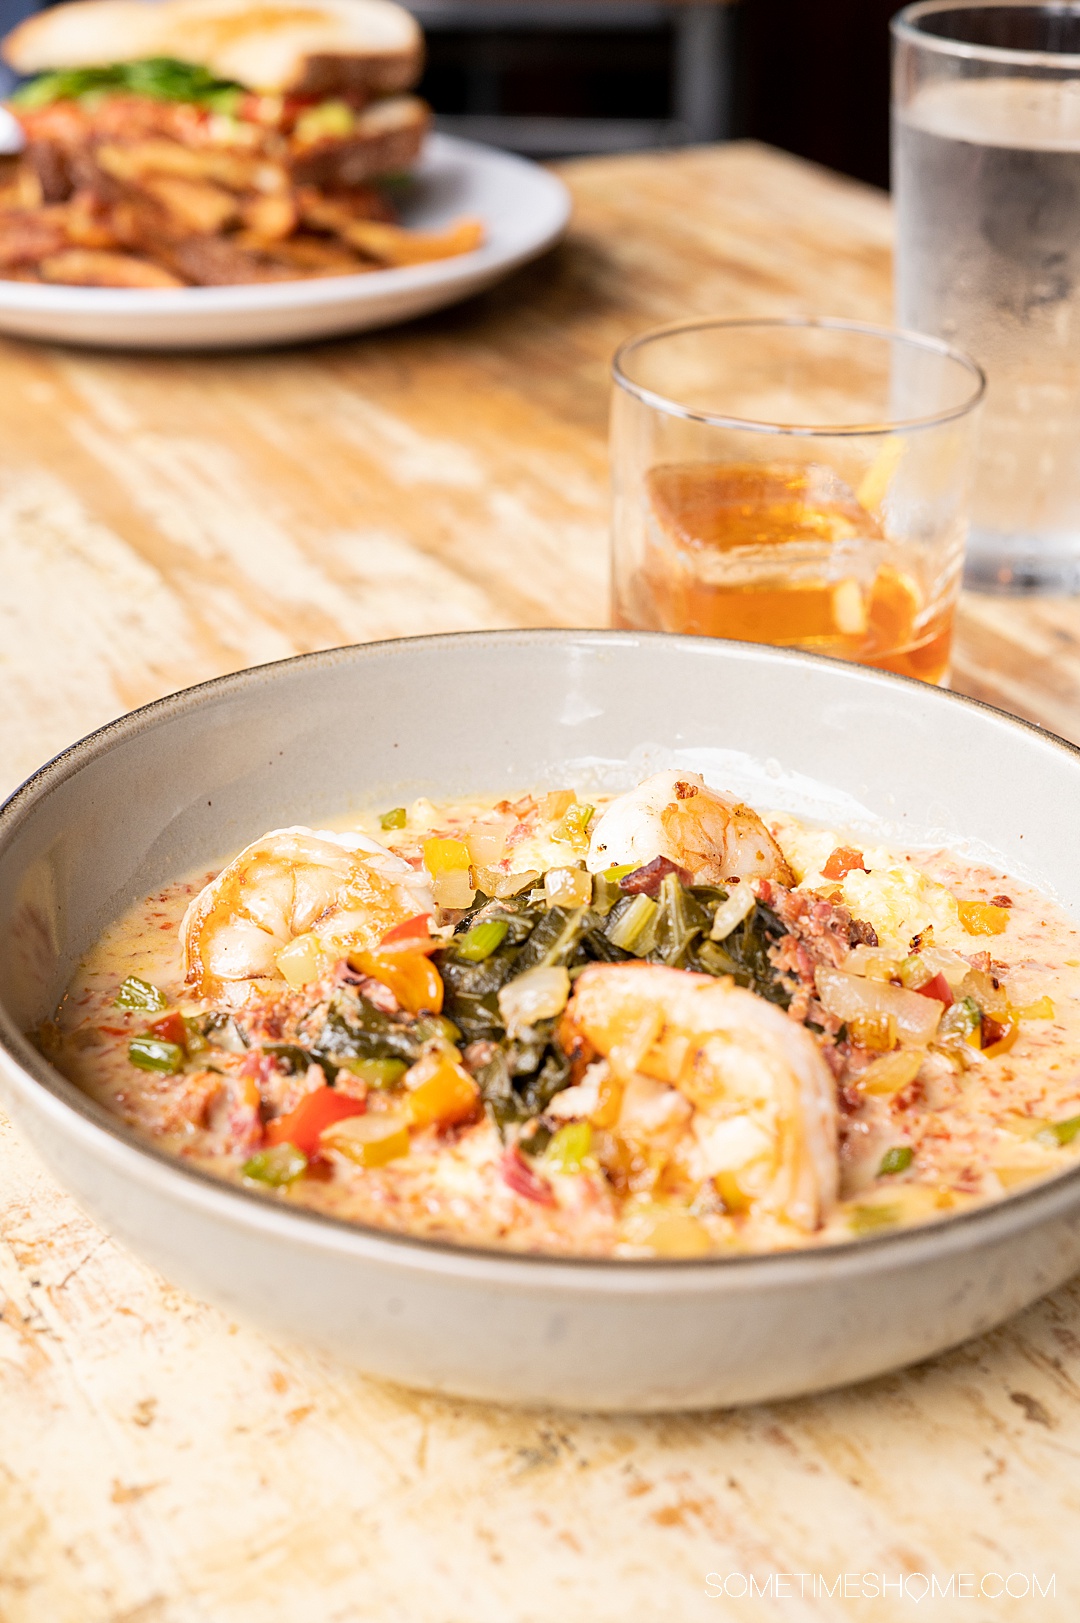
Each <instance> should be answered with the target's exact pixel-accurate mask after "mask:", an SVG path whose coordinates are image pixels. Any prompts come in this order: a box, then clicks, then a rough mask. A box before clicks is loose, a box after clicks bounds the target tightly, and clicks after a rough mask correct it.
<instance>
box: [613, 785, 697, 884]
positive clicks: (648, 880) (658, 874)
mask: <svg viewBox="0 0 1080 1623" xmlns="http://www.w3.org/2000/svg"><path fill="white" fill-rule="evenodd" d="M695 792H696V791H695ZM669 873H673V874H677V875H678V877H679V881H680V883H681V884H684V885H688V884H689V883H690V874H689V873H688V872H687V870H686V869H685V868H680V867H679V865H678V863H676V862H672V861H671V859H670V858H669V857H653V859H652V861H651V862H648V863H646V864H645V866H644V868H635V869H634V871H633V873H628V874H626V875H624V877H623V878H622V879H620V880H619V889H620V890H621V891H625V892H626V894H627V895H628V896H655V895H656V893H657V891H658V890H659V889H660V885H661V882H662V881H663V880H664V879H666V878H667V876H668V874H669Z"/></svg>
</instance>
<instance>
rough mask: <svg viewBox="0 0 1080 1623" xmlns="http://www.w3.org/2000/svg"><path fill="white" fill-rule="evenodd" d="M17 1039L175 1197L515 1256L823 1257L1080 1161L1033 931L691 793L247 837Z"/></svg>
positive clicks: (687, 780) (793, 826) (921, 878)
mask: <svg viewBox="0 0 1080 1623" xmlns="http://www.w3.org/2000/svg"><path fill="white" fill-rule="evenodd" d="M36 1038H37V1041H38V1044H39V1046H40V1047H41V1048H42V1050H43V1051H44V1052H45V1053H46V1054H47V1055H48V1057H49V1058H50V1059H51V1060H52V1061H53V1063H54V1064H55V1065H56V1066H57V1067H58V1068H59V1069H60V1070H61V1071H62V1072H63V1073H64V1074H65V1075H66V1076H67V1077H69V1078H70V1079H71V1080H72V1081H73V1082H75V1083H76V1084H77V1085H78V1086H79V1087H80V1088H82V1089H83V1090H84V1091H85V1092H86V1093H87V1094H89V1095H90V1096H91V1097H92V1098H94V1099H95V1100H97V1101H98V1102H99V1103H101V1104H103V1105H104V1106H106V1107H107V1108H108V1109H109V1110H110V1111H111V1112H113V1113H114V1114H115V1115H116V1116H118V1117H119V1118H120V1119H122V1120H123V1121H124V1122H125V1123H126V1124H127V1125H128V1126H129V1127H131V1128H133V1129H134V1130H135V1131H136V1132H137V1133H138V1134H140V1135H141V1136H143V1137H144V1139H146V1140H149V1141H151V1142H153V1143H155V1144H157V1145H158V1146H160V1147H162V1148H164V1149H166V1150H167V1151H169V1152H171V1153H172V1154H174V1155H176V1156H177V1157H180V1158H182V1159H183V1160H185V1161H186V1162H188V1163H189V1164H194V1165H196V1166H198V1167H200V1168H202V1169H205V1170H208V1171H211V1172H214V1173H217V1174H219V1175H221V1176H222V1177H224V1178H227V1179H229V1180H232V1181H234V1182H240V1183H242V1184H244V1185H246V1186H247V1187H248V1188H251V1189H260V1190H263V1191H266V1192H267V1193H268V1194H270V1195H272V1196H273V1197H275V1198H277V1199H280V1200H282V1201H284V1202H288V1203H291V1204H293V1205H298V1206H301V1207H306V1208H311V1209H314V1210H316V1211H319V1212H322V1213H326V1214H330V1215H333V1216H335V1217H338V1218H343V1219H346V1220H350V1221H354V1222H357V1223H362V1224H365V1225H374V1226H376V1227H381V1228H384V1229H391V1230H396V1231H398V1232H402V1233H407V1234H410V1235H415V1236H425V1237H429V1238H436V1239H442V1240H449V1241H454V1242H457V1243H462V1244H471V1245H477V1246H485V1247H504V1248H511V1249H514V1250H518V1251H534V1252H545V1253H549V1254H562V1255H579V1256H590V1257H620V1258H653V1257H662V1258H692V1257H706V1256H710V1255H716V1256H722V1255H730V1254H738V1253H747V1252H755V1253H760V1252H763V1251H771V1250H784V1249H792V1248H797V1247H806V1246H815V1245H822V1244H829V1243H835V1242H840V1241H846V1240H852V1239H855V1238H857V1237H859V1236H862V1235H867V1234H878V1233H881V1232H884V1231H887V1230H889V1229H895V1228H898V1227H900V1226H903V1225H908V1224H914V1223H923V1222H927V1221H930V1220H933V1219H938V1218H941V1217H945V1216H948V1215H949V1214H951V1213H956V1212H959V1211H962V1210H963V1209H965V1208H967V1207H970V1206H971V1205H973V1204H975V1203H980V1202H987V1201H992V1200H996V1199H999V1198H1001V1197H1002V1196H1004V1195H1006V1194H1008V1193H1009V1192H1010V1191H1011V1190H1013V1189H1016V1188H1017V1187H1021V1186H1023V1185H1024V1184H1026V1183H1029V1182H1030V1181H1031V1180H1036V1179H1041V1178H1045V1177H1047V1176H1049V1175H1051V1174H1053V1173H1056V1172H1060V1171H1062V1170H1064V1169H1066V1168H1067V1167H1068V1166H1070V1165H1072V1164H1073V1163H1074V1161H1075V1159H1076V1158H1077V1156H1078V1155H1080V933H1078V931H1077V929H1076V928H1075V926H1074V925H1073V924H1072V923H1071V922H1070V920H1069V919H1068V917H1067V916H1066V915H1065V913H1064V912H1063V911H1062V910H1061V909H1060V908H1059V907H1058V906H1057V904H1056V903H1054V902H1053V901H1051V900H1049V899H1048V898H1046V897H1044V896H1043V895H1041V894H1040V893H1039V892H1037V891H1035V890H1034V889H1032V888H1031V887H1029V886H1027V885H1025V884H1023V883H1021V882H1019V881H1017V880H1016V879H1014V878H1011V877H1009V876H1008V875H1006V874H1004V873H1001V872H999V871H993V870H991V869H989V868H987V867H984V866H980V865H977V864H975V863H973V862H971V861H969V860H967V859H966V858H963V857H961V856H959V855H957V854H955V853H953V852H950V851H948V850H933V851H928V850H917V851H916V850H908V849H903V848H899V847H890V846H883V845H873V844H871V843H869V842H868V841H867V839H866V838H865V837H863V838H861V839H860V838H857V837H856V836H855V835H853V834H852V833H851V832H850V831H848V832H846V833H845V831H844V830H843V829H822V828H819V827H816V826H811V825H810V824H808V823H803V822H800V821H798V820H796V819H795V818H793V817H791V816H789V815H786V814H785V815H780V814H777V815H771V814H768V813H767V812H764V811H761V812H759V811H757V810H755V809H753V808H752V807H750V806H748V805H745V804H743V803H741V802H740V801H739V800H737V799H736V798H735V797H734V796H732V795H730V794H727V793H725V792H723V790H722V788H721V787H713V786H710V785H709V784H707V783H706V782H705V780H704V779H703V778H702V777H700V776H698V775H696V774H694V773H689V772H687V773H679V772H673V771H664V772H660V773H657V774H656V775H654V776H652V777H649V778H647V779H646V780H645V781H644V782H642V783H640V784H638V785H637V787H636V788H634V789H631V790H630V791H629V792H627V793H624V794H621V795H619V796H616V797H612V796H610V795H606V794H589V795H588V796H587V797H586V796H585V794H584V792H580V791H579V792H575V791H574V790H572V789H570V788H566V789H563V790H557V791H554V792H540V791H537V792H527V791H523V792H521V793H520V794H518V795H515V796H512V797H504V798H501V799H497V800H496V799H487V800H473V801H468V802H465V801H453V802H434V801H430V800H426V799H422V800H416V801H414V802H413V803H412V804H411V805H408V806H394V807H387V808H385V809H383V810H381V812H379V813H377V814H373V815H372V816H371V817H369V818H365V819H354V820H353V822H352V824H351V826H349V827H344V826H343V827H341V828H338V829H312V828H306V827H293V828H281V829H276V830H273V831H271V832H268V833H266V834H264V835H263V836H262V837H261V838H260V839H257V840H255V841H254V842H253V843H252V844H250V845H248V846H247V847H246V848H245V849H244V850H242V851H240V852H239V853H238V854H236V855H235V856H233V857H232V859H231V860H230V861H228V862H227V863H226V864H225V865H224V866H223V867H222V868H221V869H220V871H216V872H213V873H200V874H198V875H197V876H195V877H193V878H190V879H188V880H185V881H182V882H178V883H175V884H173V885H170V886H168V887H167V888H165V889H163V890H161V891H158V892H156V893H155V894H153V895H152V896H149V897H147V898H146V899H145V900H144V901H142V902H141V903H139V904H138V905H137V906H135V907H133V908H131V909H130V910H129V911H128V912H127V914H126V915H125V916H124V917H122V918H121V919H120V920H119V921H118V922H116V923H115V924H114V925H112V926H111V927H110V928H109V929H108V930H107V931H106V932H105V934H104V935H103V937H102V938H101V939H100V940H99V942H98V943H97V945H96V946H95V947H94V948H93V949H92V950H91V951H90V953H89V954H88V955H87V956H86V958H85V959H84V960H83V962H82V964H81V965H80V967H79V969H78V972H77V974H76V976H75V978H74V980H73V982H72V984H71V986H70V988H69V990H68V992H67V994H66V996H65V997H64V999H63V1001H62V1003H61V1005H60V1007H59V1009H58V1010H57V1011H56V1014H55V1017H54V1018H53V1019H51V1020H50V1021H48V1022H46V1023H45V1024H44V1025H43V1026H42V1027H41V1028H40V1029H39V1031H38V1032H37V1034H36Z"/></svg>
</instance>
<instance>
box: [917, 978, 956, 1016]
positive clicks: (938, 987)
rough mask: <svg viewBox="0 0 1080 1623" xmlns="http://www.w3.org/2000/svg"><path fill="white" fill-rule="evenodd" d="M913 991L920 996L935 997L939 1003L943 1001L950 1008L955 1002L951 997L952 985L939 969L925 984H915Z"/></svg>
mask: <svg viewBox="0 0 1080 1623" xmlns="http://www.w3.org/2000/svg"><path fill="white" fill-rule="evenodd" d="M915 991H916V992H918V993H919V995H920V997H933V998H936V999H937V1001H938V1002H939V1003H944V1005H945V1007H946V1008H947V1009H950V1008H951V1007H952V1005H953V1004H954V1003H955V1002H956V999H955V998H954V997H953V993H952V987H951V986H950V985H949V983H948V981H947V980H946V979H945V977H944V975H942V974H941V972H940V971H939V972H938V974H936V975H935V976H934V978H933V980H929V981H927V982H926V984H925V986H916V987H915Z"/></svg>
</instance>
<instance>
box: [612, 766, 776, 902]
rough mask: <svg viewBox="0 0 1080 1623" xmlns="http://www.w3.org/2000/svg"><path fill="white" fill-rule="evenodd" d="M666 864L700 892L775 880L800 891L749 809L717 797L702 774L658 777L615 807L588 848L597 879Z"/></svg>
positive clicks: (631, 791) (765, 830)
mask: <svg viewBox="0 0 1080 1623" xmlns="http://www.w3.org/2000/svg"><path fill="white" fill-rule="evenodd" d="M655 857H667V858H668V859H669V861H671V862H674V863H675V864H676V865H677V866H678V867H680V868H685V869H686V870H688V872H689V874H690V876H691V879H692V881H693V883H694V884H695V885H719V884H723V882H724V880H725V879H775V880H776V881H777V883H778V884H781V885H793V884H794V883H795V876H794V874H793V873H792V871H791V869H790V868H789V867H788V864H787V861H786V859H785V857H784V853H783V852H782V851H781V849H780V847H779V846H778V845H777V843H776V841H775V840H774V839H773V837H772V835H771V834H770V833H769V831H768V829H767V828H766V827H765V824H764V823H763V822H762V821H761V818H760V817H759V816H758V814H757V812H756V811H754V810H753V809H752V807H750V806H744V805H742V804H741V803H740V802H739V801H736V800H733V799H731V798H729V797H728V796H727V795H721V794H718V793H717V791H716V790H715V789H710V788H709V787H708V785H707V784H706V782H705V779H704V778H703V777H701V776H700V774H698V773H697V772H657V773H656V775H655V776H654V777H651V778H646V779H645V781H644V783H639V784H638V786H637V788H636V789H631V790H630V791H629V792H628V793H627V794H625V795H620V796H619V798H618V800H613V801H612V802H611V805H610V806H609V807H608V808H607V810H606V811H605V812H604V814H603V816H602V817H600V818H599V819H598V821H597V822H596V824H595V826H594V828H593V831H592V838H591V840H590V842H589V855H588V859H587V864H588V867H589V870H590V872H592V873H600V872H601V871H602V870H603V869H604V868H610V867H613V866H616V865H618V866H622V865H623V864H625V863H628V862H629V863H633V865H634V866H635V867H644V866H645V864H646V863H648V862H651V861H652V860H653V859H654V858H655Z"/></svg>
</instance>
